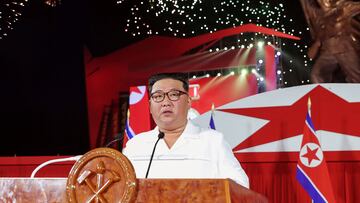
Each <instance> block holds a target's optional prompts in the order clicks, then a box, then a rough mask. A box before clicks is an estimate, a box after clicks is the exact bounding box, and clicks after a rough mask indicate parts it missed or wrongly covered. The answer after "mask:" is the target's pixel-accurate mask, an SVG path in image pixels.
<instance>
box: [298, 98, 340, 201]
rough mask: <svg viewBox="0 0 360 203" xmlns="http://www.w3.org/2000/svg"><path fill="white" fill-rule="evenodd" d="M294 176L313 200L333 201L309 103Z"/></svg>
mask: <svg viewBox="0 0 360 203" xmlns="http://www.w3.org/2000/svg"><path fill="white" fill-rule="evenodd" d="M309 101H310V100H309ZM309 103H310V102H309ZM296 178H297V180H298V181H299V182H300V184H301V185H302V187H303V188H304V189H305V190H306V191H307V193H308V194H309V195H310V196H311V198H312V199H313V201H314V202H335V198H334V193H333V190H332V185H331V182H330V178H329V172H328V168H327V164H326V161H325V157H324V154H323V151H322V150H321V147H320V144H319V140H318V139H317V137H316V136H315V128H314V125H313V122H312V120H311V114H310V105H309V110H308V113H307V115H306V120H305V127H304V134H303V139H302V144H301V149H300V153H299V159H298V164H297V168H296Z"/></svg>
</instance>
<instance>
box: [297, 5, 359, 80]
mask: <svg viewBox="0 0 360 203" xmlns="http://www.w3.org/2000/svg"><path fill="white" fill-rule="evenodd" d="M300 2H301V4H302V7H303V11H304V13H305V17H306V20H307V22H308V25H309V28H310V33H311V37H312V39H313V41H314V43H313V44H312V45H311V47H310V48H309V50H308V56H309V57H310V58H311V59H314V60H315V63H314V66H313V68H312V72H311V80H312V82H313V83H323V82H349V83H359V82H360V2H359V1H357V2H355V1H352V0H300Z"/></svg>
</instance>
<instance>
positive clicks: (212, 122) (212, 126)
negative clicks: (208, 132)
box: [209, 113, 216, 130]
mask: <svg viewBox="0 0 360 203" xmlns="http://www.w3.org/2000/svg"><path fill="white" fill-rule="evenodd" d="M209 126H210V128H211V129H214V130H216V128H215V122H214V118H213V114H212V113H211V116H210V123H209Z"/></svg>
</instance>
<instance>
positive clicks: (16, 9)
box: [0, 0, 28, 39]
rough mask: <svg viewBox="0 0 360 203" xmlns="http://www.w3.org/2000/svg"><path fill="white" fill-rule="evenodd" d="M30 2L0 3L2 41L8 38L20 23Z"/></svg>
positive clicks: (21, 0) (3, 0) (9, 1)
mask: <svg viewBox="0 0 360 203" xmlns="http://www.w3.org/2000/svg"><path fill="white" fill-rule="evenodd" d="M27 3H28V0H1V1H0V39H3V38H5V37H6V36H8V34H9V32H11V30H13V29H14V26H15V25H16V23H17V22H18V21H19V19H20V17H21V15H22V12H23V10H24V7H25V5H26V4H27Z"/></svg>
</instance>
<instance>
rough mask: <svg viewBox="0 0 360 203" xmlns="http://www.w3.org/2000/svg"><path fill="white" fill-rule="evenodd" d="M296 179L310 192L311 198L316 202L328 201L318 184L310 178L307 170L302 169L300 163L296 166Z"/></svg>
mask: <svg viewBox="0 0 360 203" xmlns="http://www.w3.org/2000/svg"><path fill="white" fill-rule="evenodd" d="M296 179H297V180H298V181H299V182H300V184H301V185H302V186H303V188H304V189H305V190H306V191H307V192H308V193H309V195H310V196H311V198H312V199H313V200H314V202H315V203H318V202H321V203H322V202H324V203H326V202H327V201H326V199H325V198H324V197H323V195H322V194H321V193H320V192H319V191H318V189H317V188H316V186H315V185H314V184H313V183H312V182H311V180H309V179H308V177H307V176H306V174H305V172H304V171H302V170H301V168H300V167H299V165H297V167H296Z"/></svg>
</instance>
